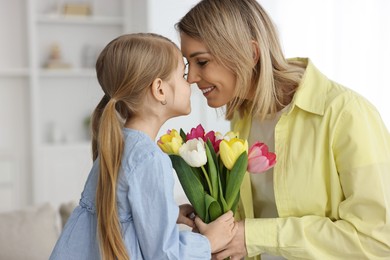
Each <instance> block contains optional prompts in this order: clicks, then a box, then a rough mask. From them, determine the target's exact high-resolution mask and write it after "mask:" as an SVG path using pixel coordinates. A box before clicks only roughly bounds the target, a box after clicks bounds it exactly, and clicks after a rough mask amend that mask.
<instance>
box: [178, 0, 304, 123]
mask: <svg viewBox="0 0 390 260" xmlns="http://www.w3.org/2000/svg"><path fill="white" fill-rule="evenodd" d="M176 29H177V30H178V31H179V32H180V33H185V34H186V35H188V36H190V37H192V38H194V39H197V40H200V41H202V42H203V43H204V44H205V45H206V47H207V48H208V50H209V51H210V53H211V54H212V55H213V56H214V58H215V59H216V61H217V62H218V63H219V64H221V65H223V66H225V67H226V68H227V69H229V70H230V71H232V73H234V74H235V75H236V87H235V98H234V99H233V100H231V101H230V102H228V103H227V104H226V119H231V118H232V117H233V114H234V111H240V113H241V114H243V113H244V112H248V113H250V114H252V115H253V116H257V117H259V118H261V119H264V118H265V116H266V115H267V114H270V113H271V114H274V113H275V112H276V111H277V110H280V109H281V108H283V107H285V106H287V105H288V104H289V102H290V101H291V96H292V95H293V93H294V92H295V90H296V88H297V87H298V84H299V82H300V80H301V77H302V75H303V73H304V69H303V68H302V65H301V64H299V63H294V62H288V61H287V60H286V58H285V57H284V54H283V51H282V48H281V45H280V42H279V39H278V35H277V31H276V28H275V27H274V25H273V23H272V21H271V19H270V17H269V16H268V15H267V13H266V12H265V11H264V9H263V8H262V7H261V6H260V4H259V3H258V2H257V1H256V0H218V1H215V0H202V1H200V2H199V3H198V4H197V5H195V6H194V7H193V8H192V9H191V10H190V11H189V12H188V13H187V14H186V15H185V16H184V17H183V18H182V19H181V20H180V21H179V22H178V23H177V24H176ZM254 43H255V44H257V45H258V50H259V60H258V61H257V63H256V64H255V63H254V50H253V44H254ZM249 96H250V97H251V98H250V99H248V97H249Z"/></svg>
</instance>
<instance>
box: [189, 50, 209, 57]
mask: <svg viewBox="0 0 390 260" xmlns="http://www.w3.org/2000/svg"><path fill="white" fill-rule="evenodd" d="M206 53H209V52H207V51H197V52H194V53H192V54H191V55H190V58H193V57H195V56H198V55H200V54H206Z"/></svg>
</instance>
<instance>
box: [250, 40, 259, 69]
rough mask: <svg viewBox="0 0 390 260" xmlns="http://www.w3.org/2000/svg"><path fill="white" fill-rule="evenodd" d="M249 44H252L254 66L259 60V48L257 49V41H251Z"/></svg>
mask: <svg viewBox="0 0 390 260" xmlns="http://www.w3.org/2000/svg"><path fill="white" fill-rule="evenodd" d="M251 43H252V53H253V54H252V55H253V62H254V65H256V64H257V62H258V61H259V59H260V48H259V44H258V43H257V41H253V40H252V42H251Z"/></svg>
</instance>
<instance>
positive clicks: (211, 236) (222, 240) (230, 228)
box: [195, 211, 238, 253]
mask: <svg viewBox="0 0 390 260" xmlns="http://www.w3.org/2000/svg"><path fill="white" fill-rule="evenodd" d="M195 224H196V227H197V228H198V230H199V232H200V233H201V234H202V235H204V236H206V237H207V238H208V240H209V241H210V246H211V253H215V252H218V251H221V250H223V249H224V248H225V246H226V245H227V244H228V243H229V242H230V241H231V240H232V238H233V237H234V235H235V234H236V232H237V228H238V227H237V224H236V222H235V221H234V217H233V212H232V211H228V212H226V213H225V214H223V215H222V216H220V217H219V218H217V219H216V220H214V221H213V222H211V223H209V224H206V223H204V222H203V221H202V220H201V219H200V218H199V217H198V216H196V217H195Z"/></svg>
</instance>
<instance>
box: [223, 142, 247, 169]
mask: <svg viewBox="0 0 390 260" xmlns="http://www.w3.org/2000/svg"><path fill="white" fill-rule="evenodd" d="M247 151H248V141H247V140H242V139H239V138H235V137H234V138H232V139H230V140H229V141H227V140H222V141H221V143H220V144H219V153H220V156H221V160H222V162H223V165H225V167H226V168H227V169H229V170H231V169H232V168H233V166H234V164H235V163H236V161H237V159H238V157H239V156H240V155H241V154H242V153H243V152H247Z"/></svg>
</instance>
